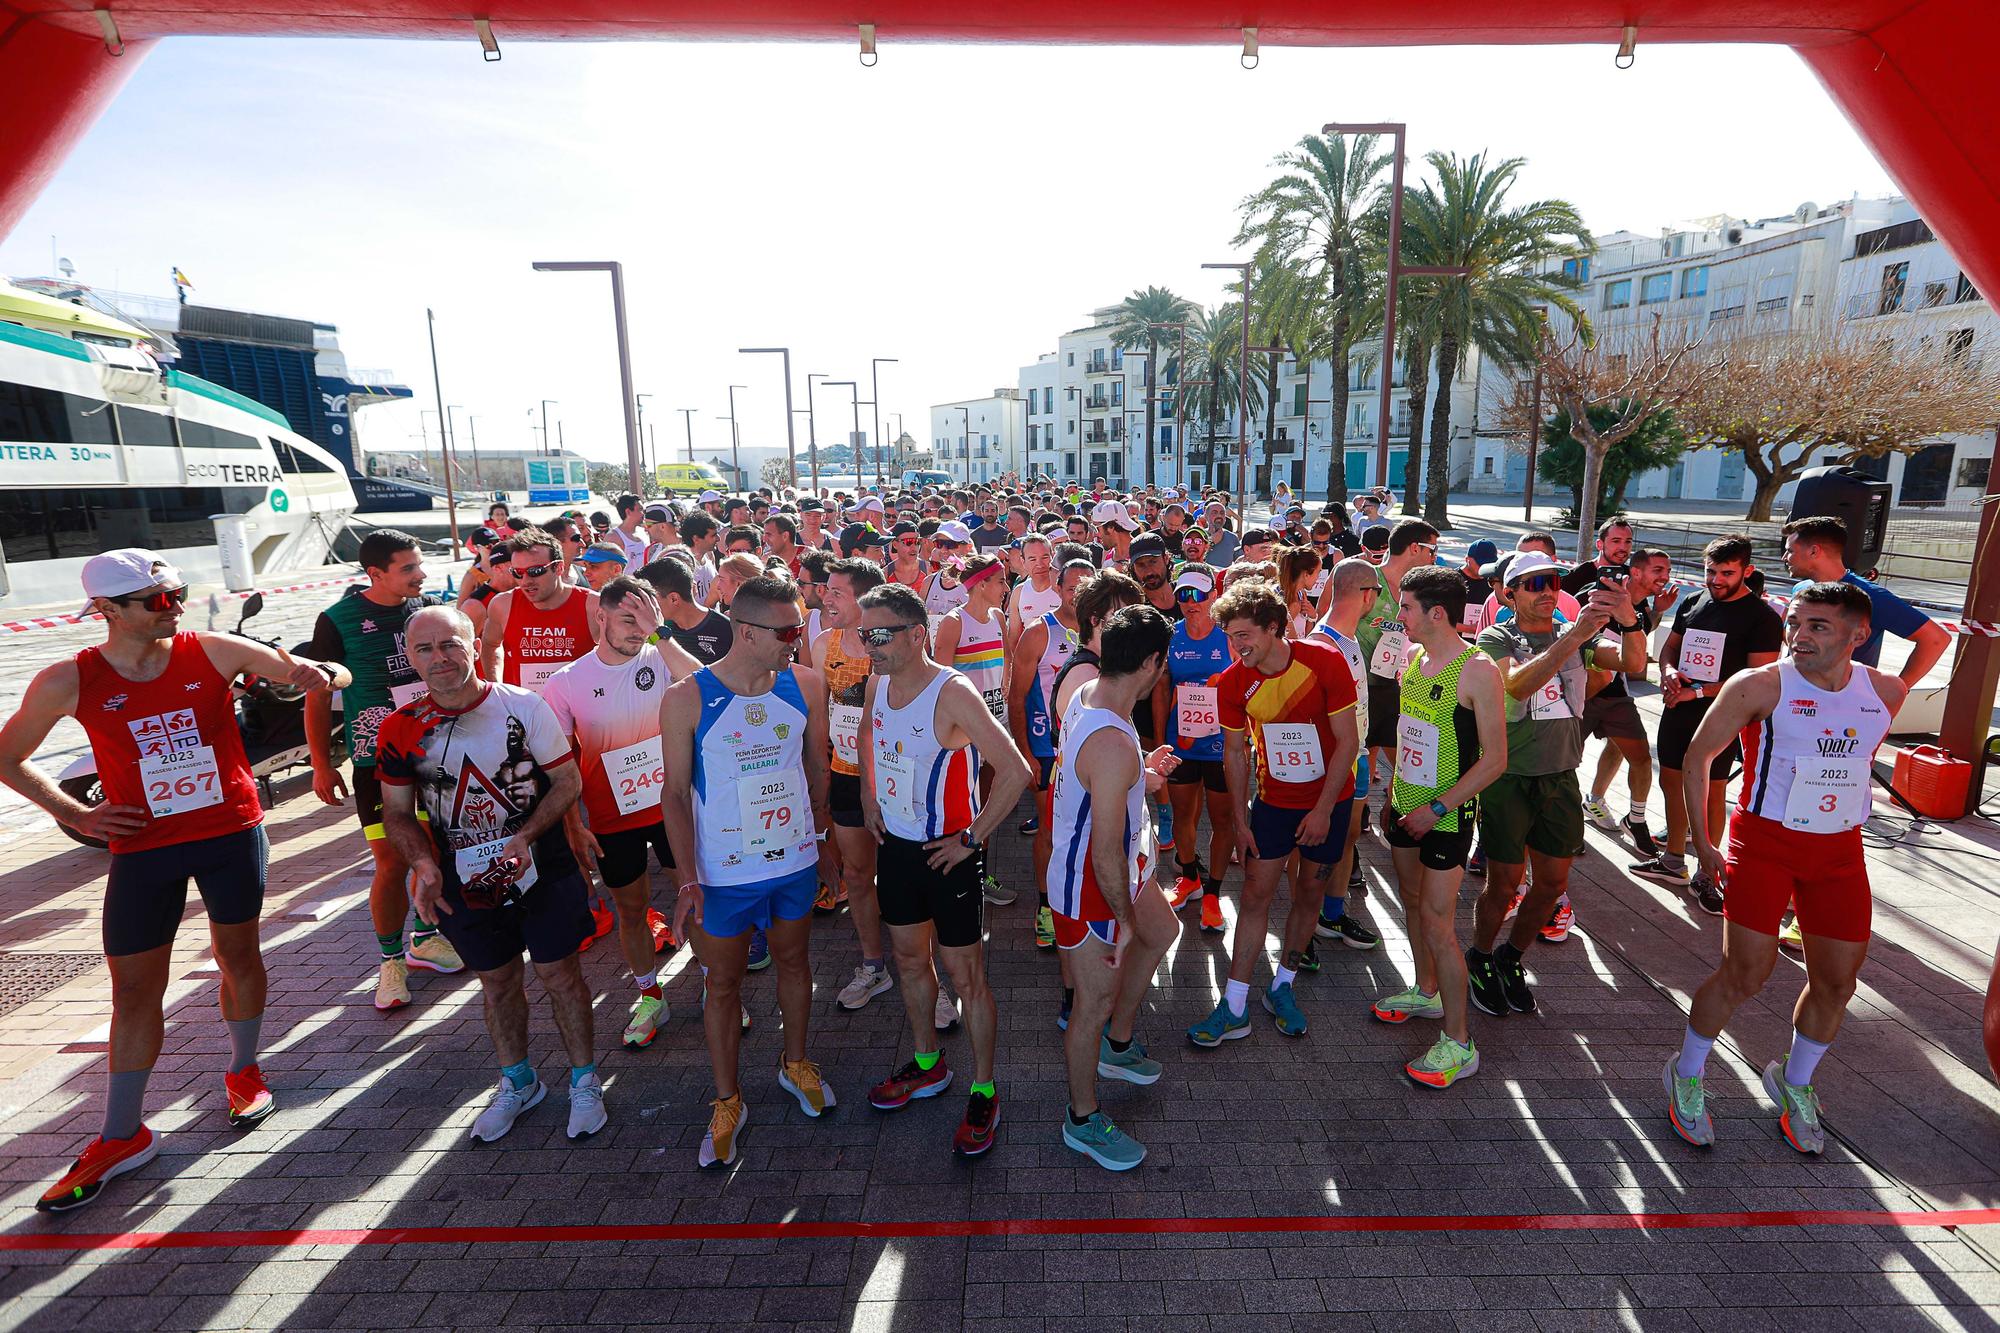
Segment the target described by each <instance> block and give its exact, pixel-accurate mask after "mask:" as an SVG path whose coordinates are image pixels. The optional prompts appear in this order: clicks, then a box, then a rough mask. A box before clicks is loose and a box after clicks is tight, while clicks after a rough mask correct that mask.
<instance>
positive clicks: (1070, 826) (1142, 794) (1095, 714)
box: [1049, 693, 1153, 920]
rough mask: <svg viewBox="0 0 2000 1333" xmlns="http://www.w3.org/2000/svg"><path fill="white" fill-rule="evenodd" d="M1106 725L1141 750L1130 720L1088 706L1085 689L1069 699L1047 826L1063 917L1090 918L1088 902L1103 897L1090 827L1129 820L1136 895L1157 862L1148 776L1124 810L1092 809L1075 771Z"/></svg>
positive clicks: (1052, 878) (1056, 901)
mask: <svg viewBox="0 0 2000 1333" xmlns="http://www.w3.org/2000/svg"><path fill="white" fill-rule="evenodd" d="M1107 727H1108V728H1111V729H1113V730H1115V731H1117V732H1119V733H1120V734H1121V735H1123V736H1125V737H1126V738H1127V740H1128V742H1129V743H1130V745H1131V746H1132V753H1133V754H1134V755H1137V754H1139V753H1140V746H1139V733H1138V731H1137V729H1135V728H1134V727H1133V725H1132V719H1131V718H1129V717H1122V716H1120V715H1119V714H1117V713H1114V712H1112V711H1111V710H1110V709H1108V708H1091V707H1088V706H1086V705H1085V703H1084V696H1083V695H1082V694H1081V693H1079V694H1078V695H1077V697H1076V698H1075V699H1073V700H1071V701H1070V706H1069V710H1068V711H1067V712H1066V713H1064V714H1063V720H1062V746H1061V748H1060V749H1059V750H1058V751H1057V753H1056V767H1055V777H1054V788H1053V790H1052V791H1051V793H1050V796H1049V806H1050V812H1051V814H1050V821H1049V826H1050V834H1051V836H1052V838H1053V839H1054V850H1053V852H1052V853H1051V855H1050V857H1049V906H1050V907H1051V908H1053V909H1055V910H1056V911H1058V912H1061V913H1062V914H1063V915H1064V916H1067V917H1073V918H1078V919H1085V920H1088V919H1091V916H1090V914H1089V913H1087V912H1086V910H1085V907H1086V903H1087V901H1088V900H1089V899H1091V898H1098V897H1101V896H1102V895H1101V890H1099V888H1098V884H1097V872H1096V871H1095V870H1094V869H1092V867H1091V862H1090V830H1091V826H1092V825H1093V824H1094V823H1095V822H1096V821H1097V820H1098V819H1100V818H1111V819H1120V818H1122V819H1123V820H1124V821H1125V871H1126V881H1127V887H1128V889H1129V891H1130V892H1131V894H1132V895H1133V896H1134V897H1136V896H1137V895H1138V892H1139V889H1140V886H1141V885H1142V884H1143V883H1144V882H1145V880H1144V875H1145V867H1146V866H1148V865H1150V864H1152V861H1153V854H1152V849H1151V839H1152V836H1153V821H1152V818H1151V816H1150V815H1148V814H1147V812H1146V780H1145V777H1144V775H1143V774H1141V776H1140V779H1139V781H1137V782H1135V783H1133V784H1132V789H1131V790H1130V791H1128V792H1126V793H1125V808H1124V810H1123V811H1117V810H1109V811H1106V810H1094V809H1092V808H1091V804H1090V794H1089V792H1087V791H1086V790H1085V789H1084V786H1083V782H1082V780H1081V779H1079V778H1078V777H1077V775H1076V771H1075V767H1074V766H1075V763H1076V757H1077V756H1078V755H1080V754H1082V753H1083V747H1084V743H1085V742H1087V741H1088V740H1089V739H1090V738H1091V737H1092V736H1095V735H1096V734H1097V733H1098V732H1100V731H1103V730H1104V729H1106V728H1107Z"/></svg>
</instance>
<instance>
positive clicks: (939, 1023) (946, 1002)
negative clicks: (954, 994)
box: [931, 986, 958, 1032]
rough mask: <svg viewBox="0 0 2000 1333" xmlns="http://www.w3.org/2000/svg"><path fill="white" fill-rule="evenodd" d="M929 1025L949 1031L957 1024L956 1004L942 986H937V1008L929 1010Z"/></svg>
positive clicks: (942, 1030) (940, 1030)
mask: <svg viewBox="0 0 2000 1333" xmlns="http://www.w3.org/2000/svg"><path fill="white" fill-rule="evenodd" d="M931 1026H932V1027H934V1028H936V1029H937V1030H938V1031H939V1032H949V1031H951V1030H952V1029H953V1028H955V1027H957V1026H958V1006H957V1005H956V1004H954V1003H953V1002H952V998H951V994H950V992H948V991H947V990H945V988H944V987H942V986H939V987H938V997H937V1008H935V1009H933V1010H932V1011H931Z"/></svg>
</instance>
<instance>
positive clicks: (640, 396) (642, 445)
mask: <svg viewBox="0 0 2000 1333" xmlns="http://www.w3.org/2000/svg"><path fill="white" fill-rule="evenodd" d="M658 396H659V395H658V394H651V393H635V394H633V395H632V402H633V405H634V406H635V407H637V408H638V409H639V452H640V456H641V461H642V462H644V464H645V466H646V475H647V476H649V477H652V478H653V479H654V480H655V481H657V480H658V479H659V473H658V472H656V471H654V465H655V464H656V463H658V462H659V461H660V460H659V459H658V458H657V457H655V456H654V455H653V453H652V452H651V451H650V450H648V449H647V448H646V400H647V399H648V398H657V397H658ZM645 493H646V492H645V491H643V490H639V489H637V488H634V494H637V495H644V494H645Z"/></svg>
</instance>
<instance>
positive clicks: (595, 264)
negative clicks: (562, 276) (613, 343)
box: [534, 259, 645, 493]
mask: <svg viewBox="0 0 2000 1333" xmlns="http://www.w3.org/2000/svg"><path fill="white" fill-rule="evenodd" d="M534 269H535V271H536V272H537V273H609V274H610V275H611V318H612V322H613V323H614V324H615V325H616V327H617V332H618V385H619V389H620V391H621V392H620V394H619V400H620V401H619V406H620V408H622V409H623V411H624V415H625V465H626V467H627V468H628V469H630V471H631V473H632V489H633V491H634V492H635V493H643V487H642V485H641V483H640V478H641V476H642V475H643V474H644V473H645V463H644V462H643V461H642V460H641V459H640V457H639V420H638V417H637V416H636V415H635V411H636V407H637V404H636V403H635V402H634V400H633V396H632V347H631V343H630V340H629V339H628V338H627V337H626V335H625V266H624V265H623V264H620V263H619V262H618V261H617V260H615V259H560V260H554V259H538V260H536V261H535V264H534Z"/></svg>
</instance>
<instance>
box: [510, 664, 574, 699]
mask: <svg viewBox="0 0 2000 1333" xmlns="http://www.w3.org/2000/svg"><path fill="white" fill-rule="evenodd" d="M568 665H569V663H567V662H523V663H521V688H523V689H527V690H533V691H534V692H535V693H536V694H540V693H541V692H542V687H543V686H545V685H547V684H548V683H549V677H550V676H553V675H555V674H556V672H558V671H561V670H562V669H563V668H564V667H566V666H568Z"/></svg>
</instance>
